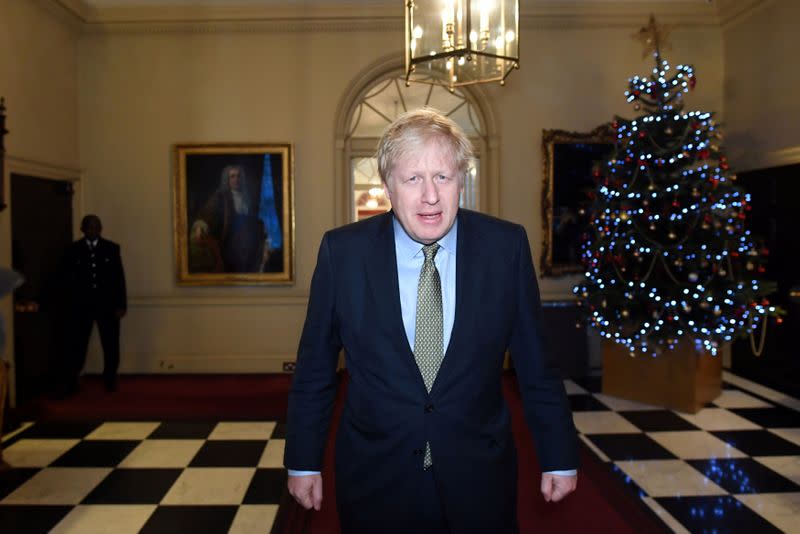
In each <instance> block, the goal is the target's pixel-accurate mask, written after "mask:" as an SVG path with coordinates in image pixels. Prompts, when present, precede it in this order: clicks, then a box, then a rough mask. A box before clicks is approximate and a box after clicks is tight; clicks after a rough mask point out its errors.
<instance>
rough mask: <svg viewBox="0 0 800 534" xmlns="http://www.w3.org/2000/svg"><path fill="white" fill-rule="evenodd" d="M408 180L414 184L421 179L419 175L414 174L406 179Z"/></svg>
mask: <svg viewBox="0 0 800 534" xmlns="http://www.w3.org/2000/svg"><path fill="white" fill-rule="evenodd" d="M406 181H407V182H411V183H412V184H413V183H416V182H418V181H419V176H412V177H410V178H409V179H408V180H406Z"/></svg>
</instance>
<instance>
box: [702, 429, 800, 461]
mask: <svg viewBox="0 0 800 534" xmlns="http://www.w3.org/2000/svg"><path fill="white" fill-rule="evenodd" d="M712 434H714V435H715V436H717V437H718V438H719V439H721V440H723V441H724V442H726V443H729V444H730V445H731V446H732V447H736V448H737V449H739V450H740V451H743V452H745V453H747V454H749V455H750V456H793V455H800V446H797V445H795V444H794V443H792V442H791V441H786V440H785V439H783V438H782V437H780V436H776V435H775V434H773V433H771V432H768V431H766V430H730V431H726V430H721V431H714V432H712Z"/></svg>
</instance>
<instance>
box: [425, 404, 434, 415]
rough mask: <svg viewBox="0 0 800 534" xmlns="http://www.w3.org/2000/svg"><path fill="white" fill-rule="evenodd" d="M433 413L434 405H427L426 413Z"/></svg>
mask: <svg viewBox="0 0 800 534" xmlns="http://www.w3.org/2000/svg"><path fill="white" fill-rule="evenodd" d="M432 411H433V404H426V405H425V413H431V412H432Z"/></svg>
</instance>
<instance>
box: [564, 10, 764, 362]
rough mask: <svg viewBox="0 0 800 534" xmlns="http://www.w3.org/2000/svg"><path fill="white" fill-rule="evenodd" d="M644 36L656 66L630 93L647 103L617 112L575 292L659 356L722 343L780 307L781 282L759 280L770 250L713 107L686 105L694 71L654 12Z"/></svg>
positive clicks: (598, 324) (607, 326) (639, 347)
mask: <svg viewBox="0 0 800 534" xmlns="http://www.w3.org/2000/svg"><path fill="white" fill-rule="evenodd" d="M639 35H640V37H641V38H642V40H643V41H644V42H645V44H646V45H647V46H648V47H649V50H647V53H650V52H651V51H652V55H653V57H654V58H655V68H654V69H653V72H652V74H651V75H650V76H647V77H639V76H636V77H634V78H631V79H630V80H629V89H628V91H626V92H625V96H626V97H627V100H628V102H632V103H633V104H634V109H635V110H637V111H639V110H641V111H642V114H641V115H640V116H638V117H637V118H635V119H633V120H625V119H622V118H619V117H617V118H616V119H615V120H614V122H613V123H612V126H613V128H614V130H615V131H616V141H615V147H614V151H613V154H612V156H611V157H610V159H609V160H608V161H606V162H605V164H604V165H603V166H602V167H600V168H598V169H597V170H596V171H595V180H596V183H597V187H596V189H595V191H593V192H592V193H590V195H589V198H590V204H589V205H588V207H587V211H588V219H589V228H588V229H587V230H586V234H585V235H584V241H583V248H582V263H583V266H584V269H585V273H584V274H585V280H584V281H583V282H582V283H581V284H579V285H577V286H576V287H575V288H574V292H575V293H576V295H577V296H578V298H579V301H580V302H581V304H582V305H584V306H585V307H586V308H587V313H588V316H589V320H590V322H591V324H592V325H593V326H594V327H595V328H596V329H597V330H599V332H600V334H601V336H603V337H605V338H607V339H609V340H612V341H615V342H617V343H621V344H623V345H624V346H625V347H627V349H628V350H629V351H630V352H631V354H632V355H635V354H637V353H639V354H641V353H644V354H648V355H652V356H656V355H658V354H659V353H662V352H665V351H666V350H668V349H672V348H674V347H675V345H676V344H677V343H678V341H679V340H680V339H682V338H685V337H688V338H689V339H692V340H694V342H695V344H696V345H698V348H701V349H704V350H706V351H708V352H710V353H711V354H717V351H718V349H720V347H721V346H722V345H723V344H724V343H726V342H728V341H731V340H732V339H733V338H734V337H736V336H737V335H742V334H746V333H751V334H752V332H753V331H754V330H755V329H756V328H758V326H759V325H760V324H762V322H764V323H765V321H766V320H767V318H768V317H769V316H770V315H777V314H778V313H779V312H780V310H777V309H776V308H775V307H773V306H770V304H769V301H768V300H767V299H766V298H765V296H766V295H767V294H769V293H770V292H771V291H772V290H773V287H770V285H769V284H765V283H762V282H760V281H758V280H757V275H758V273H761V272H763V271H764V267H763V264H764V262H765V258H766V256H767V255H768V253H769V252H768V250H766V249H765V248H763V247H761V246H759V245H758V244H757V242H756V240H755V238H754V237H753V236H752V235H751V234H750V232H749V231H748V230H747V229H746V222H747V214H748V212H749V211H750V209H751V208H750V206H749V202H750V196H749V195H748V194H747V193H746V192H744V191H743V190H742V188H740V187H739V186H737V185H736V183H735V181H736V176H735V175H734V173H733V172H732V170H731V169H730V167H729V165H728V162H727V160H726V158H725V155H724V152H723V150H722V146H721V135H720V132H719V131H718V129H717V126H716V125H715V123H714V119H713V114H712V113H707V112H701V111H690V112H684V111H682V110H683V101H682V97H683V94H684V93H686V92H687V91H689V90H690V89H693V88H694V85H695V80H696V79H695V75H694V70H693V69H692V67H691V66H689V65H678V66H677V67H676V68H674V69H673V68H671V67H670V65H669V63H668V62H667V61H666V60H665V59H663V58H662V57H661V53H660V46H661V42H662V40H663V37H664V33H663V30H662V29H661V28H659V27H658V26H656V24H655V20H654V19H653V18H652V17H651V19H650V25H649V26H648V27H647V28H643V29H642V30H641V31H640V34H639ZM764 326H766V324H764ZM762 345H763V338H762Z"/></svg>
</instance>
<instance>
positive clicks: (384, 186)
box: [383, 181, 392, 200]
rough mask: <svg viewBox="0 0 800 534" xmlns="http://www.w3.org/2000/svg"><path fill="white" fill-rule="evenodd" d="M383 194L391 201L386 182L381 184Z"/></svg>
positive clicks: (390, 192)
mask: <svg viewBox="0 0 800 534" xmlns="http://www.w3.org/2000/svg"><path fill="white" fill-rule="evenodd" d="M383 194H384V195H386V198H388V199H389V200H392V190H391V189H389V184H388V183H387V182H385V181H384V182H383Z"/></svg>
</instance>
